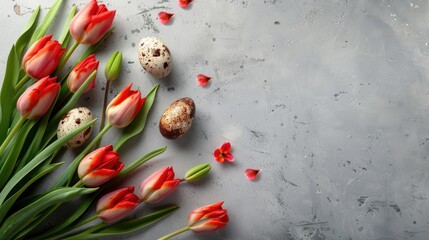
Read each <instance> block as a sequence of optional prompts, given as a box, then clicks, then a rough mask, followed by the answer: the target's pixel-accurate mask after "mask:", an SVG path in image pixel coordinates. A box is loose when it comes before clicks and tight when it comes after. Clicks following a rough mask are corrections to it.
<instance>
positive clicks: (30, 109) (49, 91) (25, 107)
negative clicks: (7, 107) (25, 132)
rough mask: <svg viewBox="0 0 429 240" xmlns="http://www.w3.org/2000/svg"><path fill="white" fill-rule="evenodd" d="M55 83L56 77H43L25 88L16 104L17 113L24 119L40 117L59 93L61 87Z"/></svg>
mask: <svg viewBox="0 0 429 240" xmlns="http://www.w3.org/2000/svg"><path fill="white" fill-rule="evenodd" d="M56 81H57V77H53V78H49V77H45V78H42V79H40V80H39V81H37V82H36V83H34V84H33V85H31V86H30V87H29V88H27V90H25V92H24V93H23V94H22V95H21V96H20V97H19V99H18V102H17V103H16V108H17V109H18V111H19V113H21V115H22V116H23V117H24V118H26V119H37V118H40V117H42V116H43V115H44V114H45V113H46V112H47V111H48V110H49V108H50V107H51V105H52V103H53V102H54V100H55V98H56V97H57V94H58V92H59V91H60V87H61V85H60V84H59V83H57V82H56Z"/></svg>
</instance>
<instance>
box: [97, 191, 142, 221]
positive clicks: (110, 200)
mask: <svg viewBox="0 0 429 240" xmlns="http://www.w3.org/2000/svg"><path fill="white" fill-rule="evenodd" d="M133 192H134V187H127V188H121V189H118V190H116V191H113V192H111V193H108V194H106V195H104V196H103V197H102V198H100V200H98V202H97V215H98V217H99V218H101V219H102V220H103V221H105V222H114V221H117V220H119V219H121V218H123V217H124V216H126V215H127V214H128V213H130V212H131V211H133V210H134V208H136V207H137V205H138V204H139V201H140V199H139V197H137V196H136V195H135V194H134V193H133Z"/></svg>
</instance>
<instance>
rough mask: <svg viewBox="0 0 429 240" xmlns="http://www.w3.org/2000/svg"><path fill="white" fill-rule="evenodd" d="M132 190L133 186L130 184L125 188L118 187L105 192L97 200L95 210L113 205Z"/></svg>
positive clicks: (131, 192)
mask: <svg viewBox="0 0 429 240" xmlns="http://www.w3.org/2000/svg"><path fill="white" fill-rule="evenodd" d="M133 192H134V186H130V187H126V188H120V189H118V190H115V191H113V192H110V193H107V194H105V195H104V196H103V197H101V198H100V199H99V200H98V202H97V212H99V211H101V210H103V209H106V208H111V207H113V206H115V205H116V204H117V203H118V202H120V201H121V199H122V198H124V197H125V196H126V195H127V194H133ZM136 197H137V196H136Z"/></svg>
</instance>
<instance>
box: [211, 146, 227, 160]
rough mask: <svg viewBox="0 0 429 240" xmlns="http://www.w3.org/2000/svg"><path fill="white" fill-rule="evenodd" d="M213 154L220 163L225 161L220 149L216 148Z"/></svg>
mask: <svg viewBox="0 0 429 240" xmlns="http://www.w3.org/2000/svg"><path fill="white" fill-rule="evenodd" d="M213 156H214V159H215V160H216V161H218V162H220V163H223V161H224V160H225V159H224V157H223V154H222V152H221V150H220V149H216V150H215V151H214V153H213Z"/></svg>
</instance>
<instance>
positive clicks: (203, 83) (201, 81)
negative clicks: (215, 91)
mask: <svg viewBox="0 0 429 240" xmlns="http://www.w3.org/2000/svg"><path fill="white" fill-rule="evenodd" d="M210 79H212V78H211V77H209V76H206V75H204V74H198V75H197V82H198V84H199V85H200V86H201V87H205V86H206V85H207V84H208V82H209V81H210Z"/></svg>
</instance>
